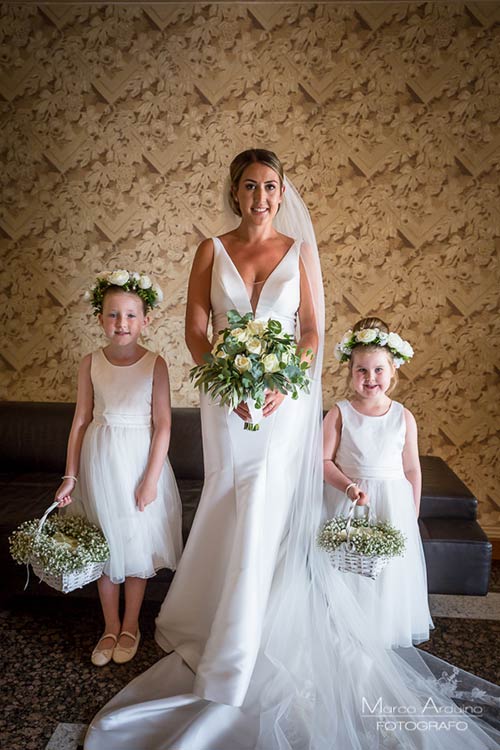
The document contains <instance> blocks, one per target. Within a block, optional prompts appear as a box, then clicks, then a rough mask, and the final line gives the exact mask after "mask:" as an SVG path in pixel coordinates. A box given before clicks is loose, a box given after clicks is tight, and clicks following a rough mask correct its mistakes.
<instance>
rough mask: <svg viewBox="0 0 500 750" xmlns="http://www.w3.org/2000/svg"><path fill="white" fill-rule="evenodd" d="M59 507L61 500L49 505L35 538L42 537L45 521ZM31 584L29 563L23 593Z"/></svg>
mask: <svg viewBox="0 0 500 750" xmlns="http://www.w3.org/2000/svg"><path fill="white" fill-rule="evenodd" d="M58 505H59V500H54V502H53V503H51V505H49V507H48V508H47V510H46V511H45V513H44V514H43V516H42V517H41V519H40V521H39V523H38V527H37V530H36V533H35V538H37V537H38V536H40V532H41V530H42V529H43V526H44V523H45V521H46V520H47V518H48V517H49V513H52V511H53V510H55V509H56V508H57V506H58ZM29 582H30V564H29V562H28V563H26V583H25V584H24V589H23V591H26V589H27V588H28V584H29ZM39 583H41V581H39Z"/></svg>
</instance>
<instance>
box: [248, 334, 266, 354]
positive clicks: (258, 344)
mask: <svg viewBox="0 0 500 750" xmlns="http://www.w3.org/2000/svg"><path fill="white" fill-rule="evenodd" d="M262 349H263V342H262V341H261V340H260V339H258V338H256V337H254V338H252V339H249V340H248V341H247V351H248V352H250V354H262Z"/></svg>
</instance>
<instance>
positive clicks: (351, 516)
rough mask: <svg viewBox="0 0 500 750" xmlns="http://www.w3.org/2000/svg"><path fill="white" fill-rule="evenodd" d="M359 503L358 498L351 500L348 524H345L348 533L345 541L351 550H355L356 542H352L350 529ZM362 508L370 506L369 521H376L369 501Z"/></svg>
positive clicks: (347, 518)
mask: <svg viewBox="0 0 500 750" xmlns="http://www.w3.org/2000/svg"><path fill="white" fill-rule="evenodd" d="M357 504H358V499H357V498H356V500H352V501H351V507H350V508H349V513H348V514H347V517H346V525H345V533H346V540H345V543H346V545H347V547H348V548H349V550H350V551H351V552H354V551H355V550H354V544H353V543H352V542H351V539H350V531H351V524H352V522H353V519H354V511H355V510H356V506H357ZM359 507H360V508H368V523H375V515H374V514H373V513H372V507H371V505H370V504H369V503H368V505H360V506H359Z"/></svg>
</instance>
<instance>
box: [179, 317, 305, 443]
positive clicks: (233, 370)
mask: <svg viewBox="0 0 500 750" xmlns="http://www.w3.org/2000/svg"><path fill="white" fill-rule="evenodd" d="M227 319H228V322H229V325H228V327H227V328H224V329H223V330H222V331H219V335H218V337H217V340H216V342H215V344H214V346H213V348H212V352H211V353H210V354H207V355H205V359H206V364H204V365H198V366H196V367H193V369H192V370H191V372H190V376H191V380H192V381H193V382H194V384H195V386H197V387H201V388H203V390H204V391H205V393H209V394H210V395H211V396H212V398H214V399H216V400H218V401H219V403H220V404H221V405H226V406H228V407H229V409H230V410H233V409H235V408H236V407H237V406H238V404H240V403H241V402H242V401H245V402H246V403H247V405H248V408H249V410H250V414H251V417H252V421H251V422H245V430H254V431H255V430H258V429H259V424H258V421H259V419H260V416H261V414H262V408H263V406H264V399H265V395H266V391H276V390H278V391H280V392H281V393H287V394H288V393H289V394H291V396H292V398H293V399H297V398H298V396H299V391H300V390H303V391H305V392H306V393H307V392H308V391H309V383H310V381H309V378H308V377H307V375H306V370H307V369H308V368H309V367H310V362H308V361H302V362H301V360H300V357H299V355H298V354H297V349H296V342H295V340H294V338H293V336H291V335H290V334H289V333H283V329H282V326H281V323H280V322H279V321H278V320H273V319H272V318H270V319H269V320H259V319H257V320H255V318H254V315H253V314H252V313H247V314H246V315H240V314H239V313H238V312H237V311H236V310H229V312H228V313H227ZM308 354H311V355H312V352H308Z"/></svg>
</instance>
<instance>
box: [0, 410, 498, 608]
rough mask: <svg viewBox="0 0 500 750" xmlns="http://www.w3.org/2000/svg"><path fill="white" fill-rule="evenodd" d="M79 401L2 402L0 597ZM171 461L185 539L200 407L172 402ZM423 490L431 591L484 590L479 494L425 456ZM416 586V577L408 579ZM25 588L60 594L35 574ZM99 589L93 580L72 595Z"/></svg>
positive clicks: (18, 570)
mask: <svg viewBox="0 0 500 750" xmlns="http://www.w3.org/2000/svg"><path fill="white" fill-rule="evenodd" d="M73 412H74V404H66V403H33V402H9V401H4V402H0V493H1V513H0V570H1V572H2V579H1V581H0V595H2V597H5V596H6V595H12V594H17V593H22V591H23V586H24V583H25V579H26V569H25V568H24V566H20V565H16V563H14V562H13V561H12V559H11V558H10V555H9V551H8V542H7V539H8V536H9V534H10V533H11V532H12V531H13V530H14V529H15V528H16V526H18V525H19V523H21V522H22V521H24V520H26V519H29V518H36V517H38V518H39V517H40V516H41V515H42V513H43V511H44V510H45V509H46V508H47V507H48V506H49V505H50V503H51V502H52V499H53V494H54V491H55V489H56V488H57V486H58V484H59V481H60V476H61V474H63V473H64V464H65V454H66V443H67V438H68V434H69V430H70V426H71V420H72V417H73ZM169 455H170V461H171V463H172V467H173V470H174V472H175V475H176V478H177V481H178V484H179V489H180V493H181V498H182V506H183V533H184V538H187V535H188V533H189V529H190V527H191V523H192V521H193V517H194V514H195V512H196V507H197V504H198V500H199V496H200V491H201V487H202V483H203V455H202V446H201V425H200V416H199V410H198V409H195V408H175V409H173V415H172V438H171V444H170V454H169ZM421 463H422V473H423V491H422V504H421V517H420V521H419V523H420V530H421V534H422V540H423V544H424V552H425V558H426V562H427V574H428V582H429V592H430V593H440V594H475V595H483V594H486V593H487V589H488V580H489V574H490V566H491V544H490V543H489V542H488V539H487V538H486V536H485V534H484V532H483V531H482V529H481V527H480V526H479V524H478V523H477V520H476V512H477V500H476V498H475V497H474V496H473V495H472V494H471V492H470V491H469V490H468V488H467V487H466V486H465V485H464V484H463V483H462V482H461V481H460V479H459V478H458V477H457V476H456V474H454V473H453V472H452V471H451V469H450V468H449V467H448V466H447V465H446V464H445V463H444V461H442V460H441V459H440V458H437V457H434V456H422V457H421ZM171 575H172V574H171V573H170V572H169V571H162V572H161V573H160V574H159V575H158V576H156V578H154V579H151V581H149V582H148V589H147V594H146V596H147V597H148V598H150V599H154V600H158V601H161V600H162V599H163V597H164V595H165V591H166V586H167V582H168V581H169V580H170V578H171ZM409 585H411V582H409ZM26 593H27V594H36V593H43V594H44V595H56V596H62V595H61V594H58V592H55V591H53V589H50V588H49V587H48V586H46V585H45V584H40V583H39V582H38V581H37V580H36V579H35V580H34V576H31V581H30V584H29V586H28V589H27V592H26ZM75 595H76V596H92V595H96V587H95V584H91V585H90V586H86V587H85V588H84V589H81V590H78V591H76V592H73V593H72V594H70V596H75Z"/></svg>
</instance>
